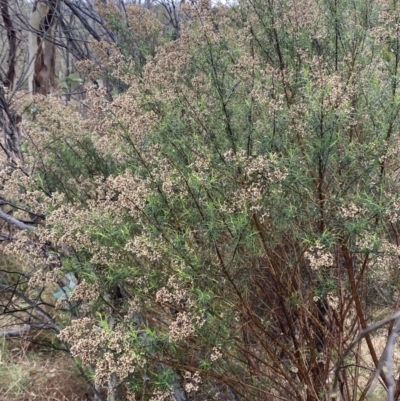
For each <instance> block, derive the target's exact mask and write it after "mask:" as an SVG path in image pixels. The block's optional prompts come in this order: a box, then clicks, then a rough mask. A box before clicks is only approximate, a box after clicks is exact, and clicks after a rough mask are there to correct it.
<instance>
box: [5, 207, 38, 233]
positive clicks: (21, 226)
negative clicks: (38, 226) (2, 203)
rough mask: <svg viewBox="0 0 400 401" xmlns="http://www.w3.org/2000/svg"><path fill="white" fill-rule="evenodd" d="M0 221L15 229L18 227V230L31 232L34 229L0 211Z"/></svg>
mask: <svg viewBox="0 0 400 401" xmlns="http://www.w3.org/2000/svg"><path fill="white" fill-rule="evenodd" d="M0 219H3V220H4V221H6V222H7V223H9V224H12V225H13V226H15V227H18V228H19V229H20V230H29V231H32V230H34V229H35V227H32V226H30V225H29V224H26V223H23V222H22V221H20V220H18V219H17V218H15V217H13V216H10V215H9V214H7V213H5V212H3V211H2V210H1V209H0Z"/></svg>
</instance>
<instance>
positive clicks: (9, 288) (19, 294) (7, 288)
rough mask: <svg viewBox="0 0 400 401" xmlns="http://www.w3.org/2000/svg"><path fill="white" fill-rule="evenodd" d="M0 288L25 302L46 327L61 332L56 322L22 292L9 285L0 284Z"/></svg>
mask: <svg viewBox="0 0 400 401" xmlns="http://www.w3.org/2000/svg"><path fill="white" fill-rule="evenodd" d="M0 288H1V289H3V290H5V291H9V292H11V293H13V295H15V296H17V297H18V298H20V299H22V300H23V301H25V302H26V303H27V304H28V305H29V306H31V307H32V308H33V309H34V310H35V311H36V312H37V313H38V314H39V315H40V316H42V317H44V318H45V319H46V320H47V322H48V325H49V326H50V327H52V328H53V329H55V330H56V331H57V332H60V331H61V330H62V327H61V326H59V325H58V324H57V323H56V321H55V320H54V319H53V318H52V317H51V316H50V315H49V314H48V313H47V312H45V311H44V310H43V309H42V308H41V307H40V306H39V305H36V303H35V302H33V301H32V300H31V299H29V298H28V297H27V296H25V295H24V294H23V293H22V292H19V291H17V290H16V289H15V288H14V287H12V286H10V285H5V284H1V283H0Z"/></svg>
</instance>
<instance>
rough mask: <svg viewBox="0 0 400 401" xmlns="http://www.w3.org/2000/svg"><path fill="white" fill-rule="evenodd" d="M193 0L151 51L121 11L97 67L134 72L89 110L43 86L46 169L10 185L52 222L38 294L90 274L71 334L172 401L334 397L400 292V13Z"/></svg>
mask: <svg viewBox="0 0 400 401" xmlns="http://www.w3.org/2000/svg"><path fill="white" fill-rule="evenodd" d="M132 7H136V6H132ZM185 7H186V8H185ZM135 10H139V9H138V8H135ZM106 11H107V10H106ZM181 11H182V13H184V14H185V15H187V16H188V18H190V22H188V23H186V24H185V23H184V22H182V24H183V25H182V30H181V32H180V38H179V39H178V40H176V41H173V42H169V41H168V40H165V41H162V40H160V41H159V42H157V44H158V47H156V46H155V39H154V37H153V36H151V35H150V36H151V38H150V39H149V35H147V36H146V35H144V36H143V38H142V39H141V40H143V43H146V44H147V45H149V46H148V47H145V46H144V45H143V46H142V47H139V48H137V49H135V50H134V51H132V52H131V51H130V50H129V49H127V47H126V46H127V44H128V43H130V42H129V40H131V38H133V37H135V38H136V37H137V35H138V34H139V33H140V32H139V33H138V32H136V31H131V30H132V29H133V28H132V26H131V25H130V24H129V23H128V22H127V21H123V22H122V23H121V25H118V21H119V20H118V19H117V17H116V16H118V15H119V14H118V13H119V11H118V10H114V9H113V8H110V9H109V10H108V11H107V13H108V14H107V21H109V22H108V23H109V24H110V26H112V28H113V29H114V30H117V28H118V29H120V31H118V33H119V34H120V38H122V39H121V40H123V41H122V42H121V43H122V44H121V43H117V44H115V45H111V44H97V45H94V46H93V49H94V51H95V52H96V51H97V52H98V54H99V56H98V61H99V63H98V70H96V71H95V72H93V69H92V70H91V73H93V74H96V73H97V74H98V77H99V78H101V77H104V74H106V75H107V76H108V78H109V79H111V80H114V81H115V82H122V83H124V88H123V90H121V91H117V92H118V93H117V92H116V93H114V96H113V98H110V96H108V95H107V93H106V91H104V90H102V89H96V88H88V96H87V100H86V106H87V110H86V112H85V113H84V114H83V115H82V114H79V113H77V112H75V111H74V110H73V108H74V105H73V104H70V105H69V107H68V108H65V109H63V104H62V103H60V102H59V100H57V99H56V98H54V97H48V98H46V99H43V98H36V99H35V111H34V113H31V114H30V116H29V118H27V119H26V122H25V129H26V130H27V133H28V134H29V146H28V155H29V157H28V159H27V160H26V163H27V165H29V167H30V168H31V171H32V174H31V175H30V177H29V179H28V178H23V174H22V173H20V172H14V173H13V180H11V181H7V182H6V178H5V179H4V180H5V183H4V186H3V190H2V191H6V190H7V191H9V192H8V193H12V194H15V195H14V199H12V201H13V202H15V203H16V204H20V205H21V206H23V207H26V208H28V209H29V208H33V209H34V210H36V209H35V208H40V212H41V213H43V214H44V215H45V216H46V221H45V223H46V224H42V225H40V226H39V227H38V228H37V229H36V230H35V231H34V232H22V233H20V234H19V236H18V240H15V241H13V242H12V243H11V244H10V245H9V246H8V252H21V251H23V250H26V249H28V250H29V251H30V252H31V251H32V247H28V246H27V244H32V243H33V244H35V245H34V246H35V247H36V248H35V249H41V250H42V251H41V252H35V253H34V254H33V255H32V256H31V259H32V263H36V266H42V268H41V269H39V268H37V270H36V271H35V274H34V276H33V278H31V281H30V284H31V285H32V286H33V287H35V286H36V287H37V286H39V288H41V287H40V286H42V285H43V281H51V280H50V279H49V278H48V277H49V276H48V272H51V277H52V278H53V280H54V281H56V282H57V280H61V278H62V277H65V275H66V274H73V275H74V277H76V278H77V281H78V284H77V285H76V287H75V288H74V289H73V291H72V293H71V294H70V295H69V297H68V298H66V299H64V300H63V299H60V300H59V301H58V303H57V307H58V308H59V309H60V310H61V312H60V315H59V317H58V319H60V320H62V321H63V322H65V320H67V319H69V318H68V316H71V321H70V322H68V324H66V325H65V326H64V328H63V330H62V331H61V333H60V335H59V338H60V339H61V340H62V341H63V342H64V343H69V344H70V345H71V348H70V351H71V353H72V355H73V356H75V357H77V358H80V359H81V360H82V362H83V363H84V364H86V365H88V366H91V367H93V368H94V369H95V371H96V383H97V384H99V385H106V384H107V382H108V385H109V386H110V381H111V382H112V381H113V380H114V381H115V378H116V382H117V384H118V385H119V386H120V387H121V388H122V387H123V388H124V389H125V391H126V392H127V394H128V395H129V396H131V397H133V396H136V399H142V400H152V401H155V400H162V399H168V397H171V394H172V393H174V392H175V394H176V392H177V391H179V390H181V391H184V392H185V393H186V397H187V398H188V399H195V398H194V394H196V392H201V393H202V394H203V395H204V396H206V397H207V399H218V397H220V398H223V399H229V398H232V399H235V400H238V399H239V400H242V399H243V400H260V399H285V400H289V399H290V400H307V401H313V400H326V399H328V398H329V397H330V396H329V391H330V387H329V382H330V380H331V379H332V372H333V367H334V363H335V361H336V360H337V359H338V357H339V356H340V355H341V354H342V353H343V350H344V349H345V348H346V346H347V345H348V344H350V343H351V342H352V340H353V339H354V338H355V337H356V335H357V332H358V329H359V328H361V329H365V327H366V325H367V322H368V321H369V320H370V319H371V316H372V314H373V312H374V307H373V305H372V300H373V299H374V298H376V296H377V295H376V294H378V295H379V294H382V293H383V294H384V295H383V296H382V300H383V302H384V303H385V306H386V307H391V308H393V307H394V306H395V305H396V302H397V301H396V299H397V297H398V295H399V294H398V278H397V276H398V274H397V266H398V255H399V249H398V246H399V241H400V238H399V234H398V227H399V221H398V220H399V216H400V215H399V212H400V203H399V195H398V193H399V191H398V190H399V188H398V168H397V166H398V162H399V137H398V132H399V122H400V121H399V106H400V97H399V94H398V91H399V88H398V85H399V81H398V79H399V71H398V68H399V61H400V59H399V57H400V52H399V43H400V42H399V37H398V34H399V33H398V30H397V28H396V27H397V24H398V14H399V9H398V6H397V5H396V4H392V3H390V4H389V3H386V2H381V1H379V2H378V1H359V0H346V1H345V0H343V1H336V2H328V1H323V0H302V1H301V2H299V1H290V0H286V1H277V2H273V1H269V0H263V1H260V0H243V1H239V2H238V3H237V4H235V5H232V6H230V7H228V6H222V5H219V6H218V7H211V5H210V4H209V3H207V2H206V1H201V2H198V3H196V4H194V5H192V6H182V10H181ZM144 13H145V14H146V16H147V17H149V18H148V24H149V30H150V33H151V34H152V35H153V34H154V32H155V30H156V28H155V27H157V26H158V25H157V24H155V22H154V21H155V20H154V19H153V18H150V11H146V12H144ZM113 24H114V25H115V24H116V26H117V28H116V27H115V26H114V25H113ZM150 28H151V29H150ZM141 32H142V31H141ZM143 32H146V31H145V30H144V31H143ZM135 35H136V36H135ZM135 43H137V42H135ZM153 45H154V46H153ZM388 49H389V50H388ZM105 54H109V55H110V57H109V60H108V61H107V60H106V57H104V55H105ZM89 64H90V63H89ZM89 64H88V63H84V65H82V66H81V67H82V72H83V73H85V72H87V71H89V68H88V65H89ZM92 78H96V76H95V75H94V76H92ZM18 174H19V175H20V176H21V178H20V179H19V180H18V181H17V180H16V179H15V176H16V175H18ZM13 186H14V187H13ZM0 194H1V193H0ZM32 194H35V197H34V196H33V195H32ZM33 198H35V199H36V203H35V202H33ZM38 199H39V200H38ZM43 250H45V251H43ZM46 273H47V276H46ZM43 277H47V278H46V279H45V280H44V279H43ZM64 286H65V284H64ZM72 303H74V304H73V305H72ZM72 317H73V319H72ZM369 338H370V337H369V335H368V336H366V340H367V345H368V352H369V353H370V354H371V358H372V363H373V365H372V367H375V366H376V365H377V364H378V359H379V357H378V356H377V355H376V350H375V348H374V346H373V344H372V342H371V341H370V340H368V339H369ZM351 358H352V361H351V362H352V363H349V367H348V368H347V370H343V371H342V373H341V378H340V380H341V381H340V389H341V391H342V394H343V396H344V397H346V399H350V398H351V399H359V400H361V399H365V393H366V392H365V391H364V387H362V386H364V384H362V381H361V380H360V381H358V379H354V378H357V377H362V378H365V377H368V378H369V376H370V372H369V371H368V369H363V368H362V366H361V363H360V361H361V355H360V353H357V352H354V353H353V354H352V355H351ZM374 365H375V366H374ZM369 368H370V367H369ZM381 378H382V382H383V383H384V384H385V385H387V383H388V377H387V375H385V374H384V373H382V375H381ZM366 382H368V380H366ZM397 384H398V383H397ZM396 391H397V395H398V394H399V393H400V387H399V385H397V387H396ZM218 394H219V395H218ZM353 396H354V397H356V398H353ZM175 398H176V395H175ZM132 399H133V398H132Z"/></svg>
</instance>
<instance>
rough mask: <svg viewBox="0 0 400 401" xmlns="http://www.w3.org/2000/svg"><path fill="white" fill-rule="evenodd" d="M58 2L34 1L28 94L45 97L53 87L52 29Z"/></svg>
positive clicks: (54, 56) (54, 54) (31, 22)
mask: <svg viewBox="0 0 400 401" xmlns="http://www.w3.org/2000/svg"><path fill="white" fill-rule="evenodd" d="M58 4H59V1H58V0H50V1H41V0H35V3H34V5H33V8H32V12H31V16H30V21H29V23H30V29H29V34H28V38H29V40H28V42H29V70H28V81H29V92H30V93H32V94H33V93H40V94H42V95H47V94H48V93H49V92H50V90H51V88H52V87H54V78H55V60H56V49H55V45H54V43H53V27H54V23H55V20H56V18H55V12H56V8H57V6H58Z"/></svg>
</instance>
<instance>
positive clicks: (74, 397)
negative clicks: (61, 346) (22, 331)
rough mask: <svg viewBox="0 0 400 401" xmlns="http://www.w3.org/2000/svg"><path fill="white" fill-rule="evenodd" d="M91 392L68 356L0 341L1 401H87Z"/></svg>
mask: <svg viewBox="0 0 400 401" xmlns="http://www.w3.org/2000/svg"><path fill="white" fill-rule="evenodd" d="M91 393H92V392H91V389H90V388H89V386H88V385H87V384H86V383H85V382H84V381H83V379H82V378H81V377H80V376H79V374H78V372H77V370H76V368H75V367H74V365H73V362H72V361H71V360H70V358H69V357H68V356H67V355H65V354H63V353H60V352H50V353H49V352H46V353H45V352H43V351H40V350H29V343H28V342H27V341H24V340H23V339H18V340H15V339H13V340H6V339H0V401H31V400H32V401H33V400H34V401H81V400H82V401H83V400H91V399H92V397H91Z"/></svg>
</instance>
